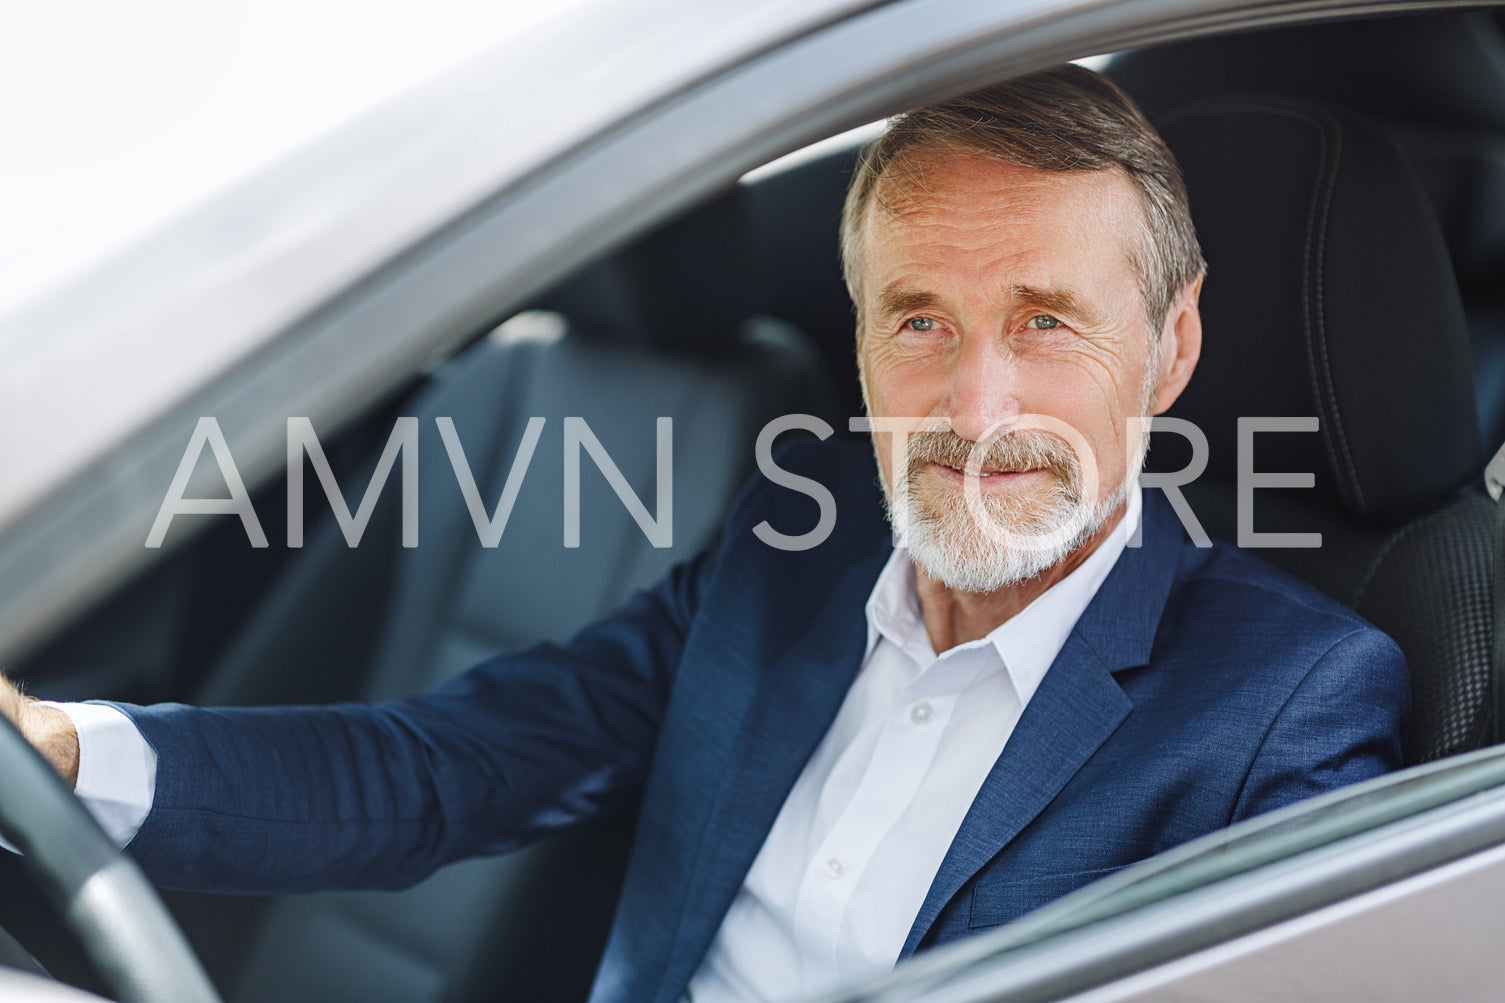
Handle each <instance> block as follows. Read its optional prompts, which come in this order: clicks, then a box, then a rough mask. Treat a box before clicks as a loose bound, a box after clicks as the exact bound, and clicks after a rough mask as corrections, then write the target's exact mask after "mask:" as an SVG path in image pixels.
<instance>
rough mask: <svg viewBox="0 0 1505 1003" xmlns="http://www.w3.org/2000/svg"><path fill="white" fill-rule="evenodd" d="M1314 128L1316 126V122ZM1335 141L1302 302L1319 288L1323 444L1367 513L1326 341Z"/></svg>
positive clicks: (1338, 141) (1312, 361) (1314, 361)
mask: <svg viewBox="0 0 1505 1003" xmlns="http://www.w3.org/2000/svg"><path fill="white" fill-rule="evenodd" d="M1314 124H1316V123H1315V120H1314ZM1317 131H1318V135H1319V136H1320V137H1321V140H1322V156H1323V160H1324V162H1326V161H1327V152H1328V147H1327V143H1328V137H1327V130H1325V129H1322V128H1321V127H1320V125H1319V126H1318V130H1317ZM1332 140H1333V150H1332V160H1331V163H1330V169H1329V170H1327V171H1326V172H1325V176H1323V177H1319V179H1318V187H1317V188H1315V189H1314V190H1313V192H1312V201H1313V206H1312V209H1313V212H1312V213H1311V214H1310V215H1309V216H1308V218H1307V247H1306V253H1307V261H1306V267H1305V268H1304V269H1303V271H1302V298H1303V300H1306V299H1307V293H1308V286H1307V283H1308V282H1311V284H1312V285H1313V286H1315V287H1316V310H1315V311H1312V312H1311V313H1309V315H1308V317H1307V318H1305V319H1306V320H1307V325H1306V332H1307V338H1308V348H1309V353H1310V354H1309V355H1308V363H1309V365H1311V366H1312V367H1313V370H1312V379H1313V382H1314V383H1316V382H1317V377H1318V371H1317V367H1318V363H1319V361H1320V367H1321V369H1320V375H1321V384H1320V385H1319V386H1317V388H1316V389H1317V400H1318V403H1319V404H1320V405H1321V406H1322V408H1323V410H1324V411H1326V412H1328V415H1329V420H1330V421H1331V422H1332V434H1331V436H1330V437H1329V436H1327V435H1324V436H1323V437H1322V438H1323V441H1324V443H1325V444H1326V445H1327V447H1328V452H1329V454H1330V455H1331V456H1332V459H1333V466H1334V469H1335V470H1336V472H1337V473H1338V474H1339V477H1340V487H1341V486H1342V482H1341V479H1342V474H1343V473H1344V472H1345V471H1346V472H1347V474H1348V480H1349V482H1350V483H1349V486H1350V487H1351V489H1352V493H1353V499H1354V502H1355V504H1356V505H1357V507H1358V508H1359V509H1360V510H1361V511H1362V510H1363V509H1364V494H1363V490H1362V489H1361V488H1360V486H1359V473H1358V470H1357V469H1356V468H1355V466H1354V462H1353V456H1352V455H1351V453H1350V452H1349V448H1348V436H1347V435H1346V434H1345V432H1344V430H1343V414H1342V411H1341V410H1340V409H1339V407H1338V394H1337V389H1336V387H1335V385H1334V383H1333V373H1332V361H1331V358H1330V355H1329V351H1328V341H1327V304H1326V299H1325V286H1324V283H1323V270H1324V265H1325V263H1326V258H1327V253H1326V252H1327V231H1328V218H1329V216H1330V213H1331V209H1332V200H1333V192H1334V191H1336V189H1337V178H1338V168H1339V166H1340V164H1341V163H1342V160H1343V133H1342V131H1341V130H1333V136H1332ZM1319 194H1320V197H1321V202H1322V206H1321V222H1320V225H1318V227H1317V247H1316V254H1315V255H1313V254H1312V224H1313V223H1314V222H1316V213H1315V210H1316V202H1317V199H1318V197H1319ZM1307 307H1308V310H1309V311H1310V309H1311V304H1310V302H1309V301H1308V303H1307ZM1313 321H1315V325H1316V329H1315V334H1316V338H1315V343H1314V342H1313V340H1312V335H1313V333H1314V332H1313V329H1312V326H1311V324H1312V322H1313ZM1324 388H1325V389H1326V391H1327V393H1326V394H1325V395H1324V394H1323V393H1322V390H1323V389H1324ZM1334 444H1336V446H1337V452H1340V453H1341V454H1342V460H1343V463H1342V465H1341V466H1340V465H1339V464H1338V462H1337V461H1338V457H1337V455H1333V454H1334V449H1333V446H1334Z"/></svg>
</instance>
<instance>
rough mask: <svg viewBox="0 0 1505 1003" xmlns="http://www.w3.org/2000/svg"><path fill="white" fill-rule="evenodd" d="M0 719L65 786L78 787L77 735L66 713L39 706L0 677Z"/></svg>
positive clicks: (54, 708) (8, 681)
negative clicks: (21, 736)
mask: <svg viewBox="0 0 1505 1003" xmlns="http://www.w3.org/2000/svg"><path fill="white" fill-rule="evenodd" d="M0 716H3V717H4V718H5V719H6V720H8V721H10V723H11V724H13V725H15V726H16V728H17V729H18V730H19V731H20V732H21V734H22V735H23V736H24V737H25V738H26V740H27V741H28V742H30V743H31V744H32V745H33V746H35V747H36V749H37V751H38V752H40V753H41V754H42V757H43V758H44V759H46V760H47V762H49V763H51V764H52V768H53V769H55V770H57V771H58V773H59V774H61V775H62V777H63V779H64V780H66V781H67V782H68V786H69V787H75V786H77V785H78V732H76V731H74V730H73V722H72V721H71V720H70V719H69V717H68V715H67V714H64V713H63V712H62V711H60V710H58V709H57V708H56V707H44V706H42V705H41V704H39V703H37V702H36V700H35V699H34V698H32V697H29V696H25V695H24V694H22V693H21V691H20V690H18V689H17V688H16V687H15V684H13V683H12V682H11V681H10V680H9V679H7V678H5V677H4V676H3V675H0Z"/></svg>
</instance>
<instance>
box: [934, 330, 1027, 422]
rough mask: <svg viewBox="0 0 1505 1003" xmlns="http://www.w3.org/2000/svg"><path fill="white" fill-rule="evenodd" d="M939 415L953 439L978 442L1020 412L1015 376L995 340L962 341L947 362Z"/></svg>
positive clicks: (1011, 363) (1014, 365) (1011, 362)
mask: <svg viewBox="0 0 1505 1003" xmlns="http://www.w3.org/2000/svg"><path fill="white" fill-rule="evenodd" d="M949 377H950V378H949V380H948V389H947V394H946V397H945V399H944V400H943V401H941V408H942V411H941V413H943V414H945V415H946V416H947V417H949V418H950V419H951V428H952V430H953V431H955V432H956V434H957V435H960V436H962V437H963V438H965V439H970V440H972V441H973V442H976V441H978V440H980V439H981V438H982V437H983V436H984V435H986V434H987V433H988V431H989V430H990V429H991V428H992V427H993V426H994V425H996V424H997V423H998V422H1000V421H1002V420H1004V419H1006V418H1011V417H1013V416H1014V415H1017V414H1019V413H1021V412H1022V411H1023V405H1022V404H1021V403H1020V400H1019V396H1018V390H1019V387H1018V381H1019V372H1018V365H1017V362H1016V361H1015V360H1013V359H1011V358H1010V357H1009V355H1008V352H1007V350H1006V348H1005V347H1004V346H1003V345H1002V344H1001V343H1000V341H999V339H997V338H988V337H970V338H963V340H962V345H961V350H960V351H958V352H956V353H955V354H954V355H953V356H952V358H951V371H950V373H949Z"/></svg>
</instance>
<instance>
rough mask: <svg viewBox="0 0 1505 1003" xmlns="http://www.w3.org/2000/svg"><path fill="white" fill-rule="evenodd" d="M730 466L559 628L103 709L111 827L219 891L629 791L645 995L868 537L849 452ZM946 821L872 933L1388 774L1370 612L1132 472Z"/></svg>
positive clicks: (823, 639) (700, 916) (862, 563)
mask: <svg viewBox="0 0 1505 1003" xmlns="http://www.w3.org/2000/svg"><path fill="white" fill-rule="evenodd" d="M780 462H781V464H782V465H783V466H784V467H785V468H786V469H789V470H791V471H793V472H797V473H800V474H802V475H804V476H808V477H812V478H814V479H816V480H818V481H821V482H822V483H824V484H825V485H826V486H827V487H828V488H830V489H831V490H832V492H833V494H834V495H835V497H836V500H837V504H838V510H837V511H838V515H837V523H836V530H835V532H834V533H833V534H832V536H831V537H830V538H829V539H828V540H827V541H826V542H825V543H823V544H822V545H820V546H818V547H815V548H813V549H811V550H808V551H804V552H787V551H781V550H777V549H775V548H772V547H769V546H767V545H765V544H763V543H762V542H760V541H759V540H758V539H756V537H755V536H754V534H753V532H752V529H753V527H754V526H756V525H758V524H759V523H761V522H762V521H764V520H765V519H766V520H767V521H768V522H769V523H770V524H771V525H772V526H773V528H774V529H777V530H779V531H781V532H783V533H786V534H791V535H792V534H799V533H803V532H805V531H807V530H809V529H810V528H811V527H812V526H813V525H814V524H815V521H816V518H817V511H816V506H815V504H814V503H813V501H812V500H811V499H810V498H809V497H808V496H806V495H803V494H800V493H798V492H795V491H791V490H789V489H787V488H781V487H778V486H775V485H774V484H772V483H771V482H769V481H767V480H764V479H762V478H757V479H756V480H755V483H754V484H753V486H752V487H751V488H749V489H748V490H747V491H746V492H745V493H744V494H743V496H742V498H741V499H740V501H739V502H738V504H737V506H736V508H735V510H734V512H733V513H732V515H731V517H730V519H729V520H728V522H727V524H726V526H725V529H724V531H723V537H722V540H721V543H720V545H719V546H718V547H716V548H714V549H713V550H712V551H710V552H708V553H707V554H704V555H702V556H701V557H699V558H697V559H696V560H694V561H692V562H690V563H688V564H686V565H683V566H681V567H679V568H678V569H676V570H675V571H674V572H672V573H671V574H670V575H669V576H668V577H667V578H666V579H665V580H664V581H663V582H661V583H660V584H659V585H657V586H656V587H655V588H653V589H651V590H648V591H645V592H643V593H640V594H638V595H637V596H636V597H634V598H633V599H632V600H630V601H629V602H628V603H627V604H626V605H625V606H624V607H623V608H622V609H621V610H619V611H618V612H617V613H616V614H614V615H613V616H611V617H610V618H608V619H606V620H604V621H602V622H600V623H598V624H596V625H594V626H592V627H589V628H587V629H586V630H584V631H583V632H582V633H580V634H579V635H578V636H577V637H576V638H575V639H574V640H572V641H571V642H570V643H569V644H568V645H564V646H555V645H548V644H544V645H539V646H536V647H533V648H530V649H527V650H525V651H522V652H519V653H515V654H511V655H507V656H504V657H501V658H497V659H494V660H492V661H489V662H486V663H484V664H482V665H480V666H478V667H476V668H475V669H473V670H471V671H470V672H468V673H466V674H465V675H463V676H461V677H459V678H457V679H455V680H453V681H451V682H449V683H446V684H444V685H442V686H440V687H438V688H437V689H434V690H431V691H429V692H427V693H425V694H422V695H420V696H417V697H413V698H411V699H408V700H403V701H399V702H395V703H390V704H383V705H377V706H364V705H338V706H333V707H320V708H272V709H233V710H214V709H193V708H188V707H183V706H180V705H159V706H155V707H129V706H127V707H123V708H122V709H124V710H126V711H127V713H129V714H130V715H131V716H132V717H133V718H134V719H135V721H136V723H137V724H138V726H139V727H140V728H141V731H142V733H143V734H144V735H145V736H146V738H147V740H148V741H149V742H150V743H151V744H152V745H153V747H154V748H155V749H156V751H157V755H158V765H157V788H156V800H155V803H154V805H153V808H152V811H151V814H150V815H149V816H148V817H147V819H146V822H145V824H144V825H143V826H142V828H141V830H140V832H139V833H138V835H137V837H136V839H135V840H134V841H133V842H132V844H131V846H130V851H131V852H132V853H133V854H134V855H135V856H136V858H137V859H138V860H139V861H140V862H141V863H142V865H143V866H144V867H145V868H146V870H147V873H148V874H149V875H150V876H151V877H152V878H153V879H154V880H155V881H157V882H159V883H161V884H163V885H167V886H174V887H186V888H197V889H205V890H221V891H256V892H285V891H302V890H313V889H322V888H332V887H344V888H351V887H366V888H395V887H401V886H404V885H407V884H410V883H412V882H414V881H417V880H418V879H420V878H422V877H423V876H424V875H426V874H428V873H429V872H431V871H432V870H433V869H434V868H436V867H438V866H439V865H441V864H443V863H445V862H448V861H452V860H455V859H458V858H461V857H466V856H470V855H473V854H480V853H491V852H496V851H499V850H504V849H507V848H509V847H512V846H516V845H518V844H520V843H523V842H526V841H528V840H530V839H533V838H536V837H538V836H541V835H543V834H544V833H547V832H549V831H550V830H554V829H557V828H559V827H561V826H566V825H569V824H571V823H572V822H576V821H579V820H582V819H585V818H588V817H591V816H594V815H596V814H598V813H601V812H605V811H612V810H618V809H625V808H628V807H629V806H631V805H633V804H635V803H638V802H640V803H641V808H642V810H641V816H640V822H639V827H638V832H637V838H636V841H635V844H634V848H633V852H632V857H631V862H630V864H629V867H628V872H627V878H626V883H625V886H624V888H623V892H622V899H621V905H620V907H619V908H618V911H617V916H616V920H615V923H614V927H613V931H612V934H611V937H610V940H609V942H608V945H607V949H606V953H605V955H604V957H603V960H602V963H601V968H600V971H599V972H598V975H597V980H596V988H595V993H594V998H595V999H597V1000H601V1001H608V1000H611V1001H615V1000H656V1001H660V1003H673V1001H674V1000H676V999H677V998H678V996H679V995H680V993H681V992H682V991H683V989H684V986H685V985H686V983H687V982H688V981H689V979H690V977H691V975H693V974H694V972H695V970H696V967H697V966H698V965H699V963H700V960H701V958H702V956H703V955H704V953H705V951H706V949H707V947H708V946H709V944H710V942H711V939H712V938H713V936H714V935H715V933H716V931H717V929H718V927H719V925H720V923H721V919H722V916H723V915H724V914H725V912H726V910H727V908H728V906H729V905H730V904H731V902H732V899H733V897H734V896H735V895H736V894H737V891H738V889H739V888H740V886H741V884H742V881H743V878H744V876H745V875H746V873H747V871H748V868H749V867H750V866H751V864H752V861H753V858H754V856H755V855H756V854H757V852H758V850H759V848H760V847H761V846H762V843H763V840H764V838H765V836H766V835H767V833H768V830H769V829H770V828H771V826H772V824H773V821H774V817H775V816H776V815H777V814H778V811H779V808H780V806H781V805H782V804H783V801H784V798H785V796H786V795H787V793H788V791H789V790H790V788H791V787H792V786H793V784H794V781H795V779H796V777H797V776H798V775H799V772H800V770H801V768H802V767H803V766H804V764H805V761H806V759H807V758H808V757H809V756H810V754H811V753H812V752H813V751H814V749H815V747H816V744H817V743H818V742H819V741H820V739H821V738H822V736H823V735H824V734H825V731H826V729H827V727H828V726H829V724H830V722H831V720H832V719H833V718H834V716H835V714H836V711H837V709H838V707H839V706H840V704H841V701H842V698H843V696H844V695H845V693H846V691H847V688H848V686H849V684H850V683H851V681H852V679H853V677H854V675H855V673H856V672H857V670H858V668H859V665H860V662H861V659H862V655H863V650H864V647H865V643H866V637H867V627H866V620H865V617H864V612H863V609H864V605H865V603H866V600H867V597H868V594H869V592H870V591H871V589H872V587H873V584H874V582H875V581H876V579H877V576H878V572H879V571H880V569H881V568H882V566H883V564H884V561H885V560H886V559H887V557H888V554H889V553H890V548H891V546H892V544H891V541H890V537H889V532H888V529H887V525H886V523H885V522H884V519H883V516H882V510H881V506H880V501H879V494H878V488H877V486H876V473H875V468H874V464H873V460H872V453H871V450H870V449H869V448H868V447H867V446H866V445H865V444H864V445H859V444H855V443H835V442H832V443H827V444H823V445H820V446H811V447H803V448H799V449H795V450H791V451H788V452H786V453H784V454H783V456H782V458H781V461H780ZM1142 537H1143V546H1141V547H1138V548H1130V549H1127V550H1125V551H1124V553H1123V555H1122V556H1121V557H1120V558H1119V561H1118V563H1117V564H1116V565H1115V566H1114V568H1113V570H1112V571H1111V573H1110V574H1109V575H1108V577H1107V579H1106V580H1105V581H1104V582H1103V585H1102V587H1101V589H1100V590H1099V591H1098V594H1097V595H1096V597H1095V598H1094V599H1093V600H1092V602H1091V603H1090V604H1089V605H1088V607H1087V609H1086V611H1085V612H1084V613H1083V614H1082V617H1081V619H1080V620H1079V621H1078V622H1077V624H1076V626H1075V628H1074V629H1073V630H1072V632H1071V634H1070V636H1069V638H1068V639H1067V641H1066V644H1065V646H1064V647H1063V648H1062V650H1061V653H1060V655H1059V656H1058V657H1057V658H1056V660H1055V662H1054V663H1053V664H1052V665H1051V668H1050V670H1049V672H1048V673H1046V675H1045V678H1044V680H1043V682H1042V683H1041V684H1040V687H1039V689H1038V690H1037V691H1036V693H1035V695H1034V697H1033V699H1032V700H1031V701H1030V702H1029V705H1028V706H1027V707H1026V708H1025V711H1024V714H1023V716H1022V717H1021V718H1020V720H1019V723H1018V725H1017V727H1016V729H1015V731H1014V734H1013V735H1012V737H1011V738H1010V739H1009V741H1008V744H1007V746H1006V747H1005V748H1004V750H1003V753H1002V755H1000V756H999V758H998V761H997V762H996V763H995V764H994V766H993V768H992V771H991V772H990V773H989V775H988V777H987V780H986V781H985V782H984V784H983V786H982V788H981V790H980V791H979V792H978V794H977V797H976V800H975V801H974V802H973V803H972V807H971V809H970V811H969V812H968V813H967V816H966V818H965V820H964V821H963V823H962V826H961V829H960V831H959V832H958V833H957V834H956V837H955V839H954V840H953V841H952V843H951V846H950V848H949V850H948V851H947V854H946V857H945V859H944V861H943V863H942V864H941V867H940V870H939V873H937V875H936V877H935V881H934V883H933V884H932V885H931V888H930V892H929V894H928V895H927V897H926V899H925V902H924V905H923V906H922V907H921V909H920V912H919V915H918V916H916V917H915V919H914V923H913V927H912V929H911V931H910V934H909V938H908V940H907V942H906V943H905V945H904V949H903V954H904V956H908V955H909V954H911V953H913V952H914V951H915V950H917V949H921V948H925V947H928V946H931V945H933V944H939V943H943V942H946V941H950V940H954V939H956V938H959V937H962V936H965V935H967V934H968V933H970V932H972V931H975V930H979V929H984V928H987V927H991V926H995V925H997V924H1000V923H1004V922H1006V921H1008V920H1010V919H1013V918H1014V917H1016V916H1019V915H1021V914H1022V913H1025V912H1027V911H1029V910H1030V909H1033V908H1035V907H1036V906H1039V905H1042V904H1044V903H1045V902H1048V901H1050V900H1052V899H1054V898H1056V897H1058V896H1060V895H1062V894H1064V893H1066V892H1068V891H1071V890H1072V889H1074V888H1077V887H1078V886H1080V885H1083V884H1086V883H1087V882H1089V881H1091V880H1093V879H1095V878H1097V877H1100V876H1102V875H1104V874H1106V873H1108V872H1110V871H1112V870H1114V869H1116V868H1119V867H1122V866H1124V865H1126V864H1129V863H1131V862H1133V861H1136V860H1140V859H1142V858H1144V857H1147V856H1150V855H1151V854H1154V853H1156V852H1158V851H1160V850H1164V849H1166V848H1167V847H1171V846H1174V845H1176V844H1178V843H1181V842H1184V841H1185V840H1188V839H1191V838H1192V837H1194V836H1198V835H1201V834H1203V833H1206V832H1209V831H1211V830H1213V829H1217V828H1219V827H1221V826H1226V825H1228V824H1229V823H1231V822H1234V821H1237V820H1239V819H1242V818H1247V817H1248V816H1251V815H1254V814H1257V813H1259V812H1263V811H1267V810H1269V809H1271V808H1275V807H1278V806H1280V805H1284V804H1287V803H1289V802H1292V801H1296V800H1298V799H1300V798H1304V797H1307V796H1309V795H1312V794H1316V793H1318V792H1320V791H1324V790H1327V789H1330V788H1333V787H1337V786H1340V785H1343V784H1348V783H1352V782H1354V781H1358V780H1362V779H1365V778H1367V777H1371V776H1374V775H1376V774H1379V773H1382V772H1384V771H1386V770H1390V769H1393V768H1395V767H1397V766H1399V765H1400V762H1401V734H1402V729H1403V727H1404V723H1405V720H1406V713H1407V704H1408V698H1409V688H1408V682H1407V676H1406V666H1405V661H1404V659H1403V657H1402V655H1401V653H1400V650H1399V649H1398V648H1397V647H1396V645H1395V644H1394V642H1392V641H1391V640H1390V639H1389V638H1387V637H1386V636H1385V635H1383V634H1382V633H1380V632H1379V631H1378V630H1376V629H1375V628H1373V627H1372V626H1370V625H1368V624H1367V623H1365V622H1364V621H1363V620H1361V619H1359V618H1358V617H1357V616H1356V615H1354V614H1353V613H1352V612H1350V611H1348V610H1347V609H1344V608H1343V607H1341V606H1339V605H1338V604H1336V603H1334V602H1333V601H1332V600H1330V599H1328V598H1326V597H1325V596H1323V595H1322V594H1320V593H1318V592H1316V591H1315V590H1313V589H1311V588H1308V587H1307V586H1305V585H1302V584H1301V583H1299V582H1297V581H1295V580H1293V579H1291V578H1289V577H1287V576H1285V575H1283V574H1281V573H1280V572H1278V571H1276V570H1274V569H1273V568H1271V567H1269V566H1268V565H1266V564H1264V563H1263V562H1261V561H1259V560H1257V559H1255V558H1254V557H1252V556H1250V555H1248V554H1246V553H1243V552H1241V551H1239V550H1237V549H1234V548H1232V547H1229V546H1227V545H1222V544H1219V545H1216V546H1214V547H1212V548H1211V549H1198V548H1196V547H1194V546H1192V545H1191V544H1190V543H1189V542H1188V541H1187V539H1186V537H1185V535H1184V533H1183V532H1182V529H1181V526H1180V524H1179V522H1178V520H1177V518H1176V516H1175V514H1174V512H1173V511H1172V509H1171V508H1170V506H1169V505H1168V504H1167V503H1166V502H1165V500H1164V499H1163V497H1161V496H1160V495H1159V494H1158V493H1155V492H1148V493H1147V494H1146V498H1145V507H1144V519H1143V532H1142Z"/></svg>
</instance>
